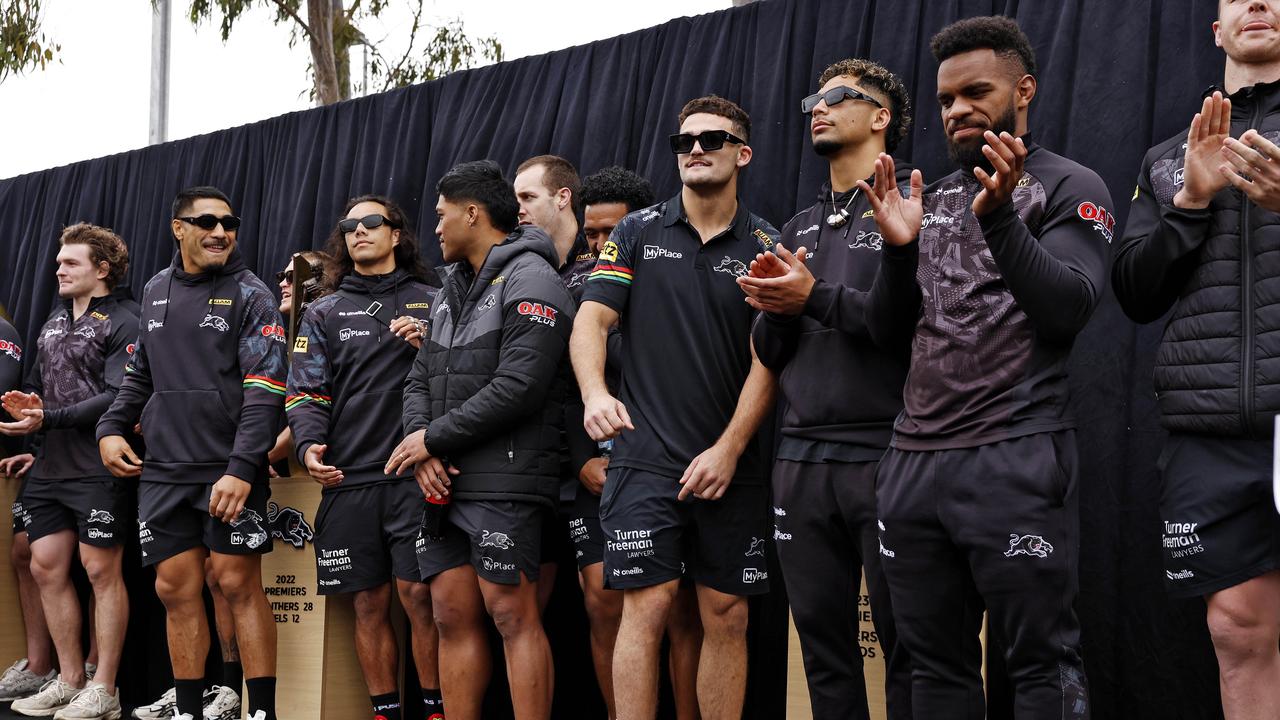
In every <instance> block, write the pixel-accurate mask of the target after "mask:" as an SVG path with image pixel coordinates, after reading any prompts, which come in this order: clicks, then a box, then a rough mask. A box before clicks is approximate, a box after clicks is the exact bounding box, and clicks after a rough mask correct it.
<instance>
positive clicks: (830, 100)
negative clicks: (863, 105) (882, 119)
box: [800, 85, 884, 115]
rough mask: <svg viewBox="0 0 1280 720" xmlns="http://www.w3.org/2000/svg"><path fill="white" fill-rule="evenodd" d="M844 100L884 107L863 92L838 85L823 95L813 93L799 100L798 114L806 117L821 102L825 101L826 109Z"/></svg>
mask: <svg viewBox="0 0 1280 720" xmlns="http://www.w3.org/2000/svg"><path fill="white" fill-rule="evenodd" d="M845 98H848V99H850V100H861V101H863V102H869V103H871V104H872V105H875V106H876V107H878V108H882V107H884V105H881V104H880V101H879V100H876V99H875V98H873V97H871V96H870V95H868V94H866V93H864V92H859V91H857V90H854V89H853V88H851V87H849V86H847V85H838V86H836V87H833V88H831V89H830V90H828V91H826V92H824V93H814V94H812V95H810V96H809V97H807V98H805V99H803V100H801V101H800V112H802V113H804V114H805V115H808V114H809V113H811V112H813V109H814V108H816V107H818V103H820V102H822V101H823V100H826V101H827V107H831V106H832V105H839V104H840V103H842V102H844V101H845Z"/></svg>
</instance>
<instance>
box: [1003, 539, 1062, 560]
mask: <svg viewBox="0 0 1280 720" xmlns="http://www.w3.org/2000/svg"><path fill="white" fill-rule="evenodd" d="M1052 552H1053V546H1052V545H1050V544H1049V541H1048V540H1045V539H1044V538H1042V537H1040V536H1039V535H1019V534H1017V533H1009V549H1008V550H1005V551H1004V556H1005V557H1013V556H1015V555H1032V556H1035V557H1039V558H1047V557H1049V555H1050V553H1052Z"/></svg>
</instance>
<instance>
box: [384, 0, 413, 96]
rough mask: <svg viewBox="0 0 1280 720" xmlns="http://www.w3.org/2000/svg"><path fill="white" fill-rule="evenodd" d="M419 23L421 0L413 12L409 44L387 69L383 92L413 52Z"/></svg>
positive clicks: (389, 86)
mask: <svg viewBox="0 0 1280 720" xmlns="http://www.w3.org/2000/svg"><path fill="white" fill-rule="evenodd" d="M421 23H422V0H418V9H417V11H416V12H414V14H413V28H412V29H411V30H410V31H409V45H408V46H407V47H405V49H404V55H402V56H401V57H400V60H399V61H398V62H396V66H395V68H394V69H391V70H388V71H387V80H386V82H385V83H383V85H382V91H383V92H386V91H388V90H390V89H391V88H392V87H393V86H392V84H391V83H392V82H393V81H394V78H395V77H396V73H398V72H400V68H402V67H404V63H405V61H406V60H408V59H409V53H411V52H413V44H414V43H415V42H417V40H418V28H419V26H420V25H421Z"/></svg>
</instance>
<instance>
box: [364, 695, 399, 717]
mask: <svg viewBox="0 0 1280 720" xmlns="http://www.w3.org/2000/svg"><path fill="white" fill-rule="evenodd" d="M369 702H371V703H373V720H400V693H398V692H389V693H387V694H385V695H370V696H369Z"/></svg>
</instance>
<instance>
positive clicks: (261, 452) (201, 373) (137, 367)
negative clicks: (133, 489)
mask: <svg viewBox="0 0 1280 720" xmlns="http://www.w3.org/2000/svg"><path fill="white" fill-rule="evenodd" d="M140 326H141V329H140V331H139V335H138V342H137V349H136V350H135V351H134V353H133V358H132V359H131V360H130V361H129V364H128V365H127V366H126V367H125V378H124V383H123V384H122V385H121V387H120V393H119V395H117V396H116V399H115V402H113V403H112V404H111V409H110V410H108V411H107V412H106V414H105V415H103V416H102V419H101V420H99V421H98V433H97V436H98V438H99V439H101V438H103V437H106V436H108V435H124V434H125V433H126V432H128V431H129V429H130V428H132V427H133V425H134V423H136V422H138V421H139V419H140V420H141V422H142V435H143V437H144V438H146V443H147V453H146V458H144V460H143V463H142V481H143V482H165V483H183V484H212V483H214V482H217V480H218V479H219V478H220V477H221V476H222V475H232V476H234V477H237V478H240V479H241V480H246V481H249V482H257V481H265V480H266V478H267V451H268V450H269V449H270V448H271V446H272V445H273V444H274V443H275V438H276V430H277V429H278V428H279V427H280V421H281V418H280V414H281V412H282V410H283V406H284V394H285V383H284V381H285V355H284V340H285V331H284V327H282V325H281V320H280V313H279V311H278V310H277V309H276V299H275V296H274V295H273V294H272V293H271V291H270V290H268V289H267V286H266V285H264V284H263V283H262V281H261V280H259V279H258V278H257V277H256V276H255V275H254V274H253V273H251V272H249V270H248V268H246V267H245V264H244V260H243V259H242V258H241V257H240V251H239V249H233V250H232V251H231V255H230V257H228V258H227V262H226V265H224V266H223V267H222V268H219V269H218V270H215V271H212V272H206V273H200V274H198V275H192V274H189V273H187V272H185V271H184V270H183V269H182V257H181V255H180V254H179V255H177V256H176V257H175V258H174V261H173V265H171V266H170V267H169V268H167V269H165V270H162V271H160V272H159V273H158V274H156V276H155V277H153V278H151V280H149V281H148V282H147V287H146V289H145V290H143V293H142V317H141V318H140ZM144 406H145V407H144Z"/></svg>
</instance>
